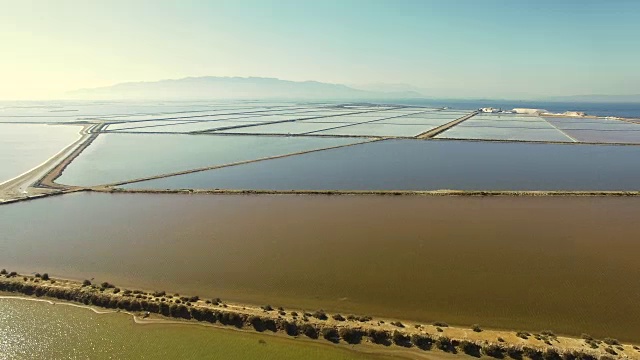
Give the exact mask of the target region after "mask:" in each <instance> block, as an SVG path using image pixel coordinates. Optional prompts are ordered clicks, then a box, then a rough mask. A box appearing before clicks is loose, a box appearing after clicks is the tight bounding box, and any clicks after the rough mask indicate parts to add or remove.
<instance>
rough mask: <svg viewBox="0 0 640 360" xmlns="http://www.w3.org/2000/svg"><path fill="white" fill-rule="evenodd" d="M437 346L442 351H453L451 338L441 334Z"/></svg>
mask: <svg viewBox="0 0 640 360" xmlns="http://www.w3.org/2000/svg"><path fill="white" fill-rule="evenodd" d="M436 347H437V348H438V349H440V350H442V351H446V352H453V350H454V349H453V345H452V344H451V339H449V338H448V337H446V336H441V337H439V338H438V339H437V340H436Z"/></svg>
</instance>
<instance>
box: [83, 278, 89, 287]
mask: <svg viewBox="0 0 640 360" xmlns="http://www.w3.org/2000/svg"><path fill="white" fill-rule="evenodd" d="M82 286H91V281H89V280H86V279H85V280H84V281H83V282H82Z"/></svg>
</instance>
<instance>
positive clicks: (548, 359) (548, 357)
mask: <svg viewBox="0 0 640 360" xmlns="http://www.w3.org/2000/svg"><path fill="white" fill-rule="evenodd" d="M542 358H543V359H545V360H562V357H561V356H560V353H558V350H556V349H551V348H550V349H547V350H545V352H544V353H543V354H542Z"/></svg>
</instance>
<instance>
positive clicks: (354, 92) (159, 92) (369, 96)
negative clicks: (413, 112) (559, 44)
mask: <svg viewBox="0 0 640 360" xmlns="http://www.w3.org/2000/svg"><path fill="white" fill-rule="evenodd" d="M464 92H465V90H464V89H462V90H457V91H453V90H451V89H439V91H438V89H427V88H419V87H415V86H411V85H407V84H362V85H350V86H347V85H342V84H329V83H323V82H318V81H289V80H281V79H276V78H264V77H216V76H203V77H188V78H183V79H173V80H160V81H149V82H127V83H121V84H116V85H113V86H106V87H98V88H92V89H81V90H76V91H72V92H70V93H68V94H67V95H68V97H70V98H74V99H92V100H94V99H98V100H109V99H115V100H121V99H132V100H211V99H269V100H277V99H282V100H340V101H347V100H349V101H353V100H379V101H385V100H398V99H424V98H432V99H438V98H440V99H450V100H454V99H479V98H478V97H473V96H469V95H470V94H465V93H464ZM443 94H447V95H448V96H442V95H443ZM516 96H517V95H516ZM520 96H521V98H518V99H519V100H523V101H524V100H534V101H544V102H549V101H551V102H592V103H611V102H618V103H623V102H627V103H640V94H637V95H572V96H544V97H543V96H534V95H531V94H520ZM509 98H510V99H514V100H515V99H516V97H515V96H510V97H509Z"/></svg>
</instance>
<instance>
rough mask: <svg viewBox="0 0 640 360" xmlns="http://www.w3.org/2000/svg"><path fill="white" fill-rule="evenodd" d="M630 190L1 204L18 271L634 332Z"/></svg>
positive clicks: (6, 248) (639, 296)
mask: <svg viewBox="0 0 640 360" xmlns="http://www.w3.org/2000/svg"><path fill="white" fill-rule="evenodd" d="M639 211H640V201H639V199H638V198H577V197H567V198H549V197H547V198H532V197H526V198H516V197H495V198H466V197H419V196H412V197H391V196H358V197H354V196H283V195H280V196H211V195H209V196H207V195H144V194H139V195H131V194H95V193H85V194H71V195H64V196H61V197H50V198H46V199H41V200H36V201H31V202H24V203H18V204H13V205H8V206H0V228H1V229H2V232H1V233H0V264H1V265H2V267H3V268H7V269H8V270H10V271H11V270H16V271H19V272H36V271H38V272H41V273H42V272H48V273H49V274H52V275H54V276H56V275H57V276H66V277H74V278H78V279H85V278H87V279H91V278H95V281H98V282H101V281H109V282H113V283H115V284H116V285H118V286H124V287H131V288H134V289H135V288H142V289H149V290H166V291H171V292H179V293H183V294H192V295H200V296H201V297H221V298H223V299H226V300H235V301H241V302H248V303H254V304H259V305H263V304H266V303H269V304H271V305H273V306H284V307H285V308H287V307H289V308H298V309H300V308H306V309H308V310H313V309H318V308H324V309H326V310H328V311H339V312H342V313H343V314H346V313H356V314H363V315H374V316H387V317H395V318H400V319H413V320H417V321H424V322H430V321H435V320H438V321H447V322H450V323H452V324H461V325H467V326H468V325H470V324H473V323H479V324H481V325H483V326H486V327H499V328H509V329H523V330H530V331H539V330H542V329H551V330H554V331H556V332H559V333H568V334H573V335H579V334H581V333H583V332H586V333H589V334H591V335H593V336H597V337H605V336H611V337H616V338H619V339H621V340H622V339H624V340H635V341H637V340H638V327H637V325H638V323H639V322H640V307H638V306H637V304H638V303H639V302H640V282H638V281H635V279H638V278H640V267H639V266H638V260H637V254H638V253H639V252H640V242H639V241H638V239H639V238H640V236H639V235H640V229H639V228H638V226H637V214H638V212H639Z"/></svg>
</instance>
